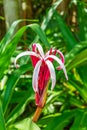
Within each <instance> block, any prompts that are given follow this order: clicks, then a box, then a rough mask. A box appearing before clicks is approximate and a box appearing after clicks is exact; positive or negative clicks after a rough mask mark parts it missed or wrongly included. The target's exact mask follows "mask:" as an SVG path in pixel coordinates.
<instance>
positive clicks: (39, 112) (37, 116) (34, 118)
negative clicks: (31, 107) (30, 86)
mask: <svg viewBox="0 0 87 130" xmlns="http://www.w3.org/2000/svg"><path fill="white" fill-rule="evenodd" d="M42 109H43V108H41V107H37V109H36V111H35V113H34V116H33V119H32V121H33V122H36V121H37V120H38V119H39V117H40V114H41V112H42Z"/></svg>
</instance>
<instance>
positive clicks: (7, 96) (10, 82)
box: [2, 65, 31, 113]
mask: <svg viewBox="0 0 87 130" xmlns="http://www.w3.org/2000/svg"><path fill="white" fill-rule="evenodd" d="M28 70H31V67H30V66H29V65H23V66H21V67H20V68H19V69H17V70H16V71H14V73H13V74H12V75H11V76H10V77H9V79H8V81H7V84H6V90H5V93H4V97H3V104H2V105H3V111H4V113H5V112H6V109H7V107H8V104H9V102H10V99H11V97H12V92H13V90H14V88H15V86H16V84H17V82H18V80H19V78H20V75H22V74H24V73H25V72H26V71H28Z"/></svg>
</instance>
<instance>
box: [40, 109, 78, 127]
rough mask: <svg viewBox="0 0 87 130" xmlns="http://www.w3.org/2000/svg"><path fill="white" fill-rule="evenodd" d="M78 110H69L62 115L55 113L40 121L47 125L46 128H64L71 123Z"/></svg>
mask: <svg viewBox="0 0 87 130" xmlns="http://www.w3.org/2000/svg"><path fill="white" fill-rule="evenodd" d="M76 111H77V110H69V111H66V112H64V113H62V114H60V115H56V114H54V115H53V116H52V118H50V117H51V116H48V117H45V118H43V119H41V120H40V121H39V124H40V122H41V123H42V124H43V125H46V128H45V129H44V130H52V129H53V130H63V129H64V128H65V127H66V126H67V125H68V124H69V123H71V121H72V118H73V117H74V116H75V115H76Z"/></svg>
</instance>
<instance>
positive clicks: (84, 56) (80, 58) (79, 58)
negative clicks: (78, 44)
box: [67, 49, 87, 71]
mask: <svg viewBox="0 0 87 130" xmlns="http://www.w3.org/2000/svg"><path fill="white" fill-rule="evenodd" d="M84 62H86V63H87V49H85V50H83V51H82V52H80V53H79V54H77V55H76V56H75V57H74V59H73V60H72V61H71V63H70V64H68V68H67V70H68V71H69V70H71V69H72V68H74V67H77V66H81V65H82V64H84Z"/></svg>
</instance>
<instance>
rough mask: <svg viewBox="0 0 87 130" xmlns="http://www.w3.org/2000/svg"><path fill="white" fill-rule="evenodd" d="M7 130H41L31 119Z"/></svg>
mask: <svg viewBox="0 0 87 130" xmlns="http://www.w3.org/2000/svg"><path fill="white" fill-rule="evenodd" d="M7 130H40V128H39V127H38V126H37V125H36V124H35V123H33V122H32V120H31V119H30V118H26V119H24V120H22V121H20V122H17V123H15V124H13V125H11V126H9V127H8V129H7Z"/></svg>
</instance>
